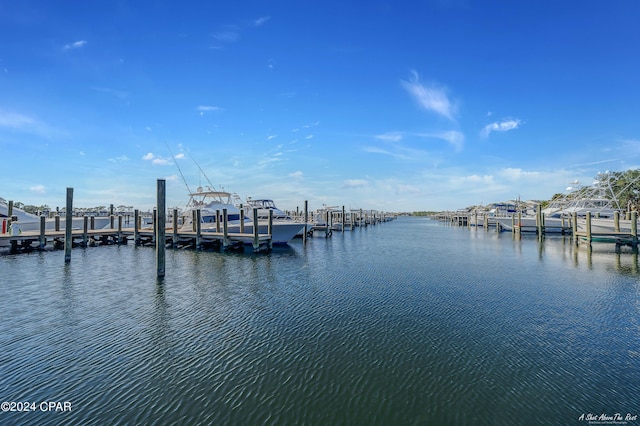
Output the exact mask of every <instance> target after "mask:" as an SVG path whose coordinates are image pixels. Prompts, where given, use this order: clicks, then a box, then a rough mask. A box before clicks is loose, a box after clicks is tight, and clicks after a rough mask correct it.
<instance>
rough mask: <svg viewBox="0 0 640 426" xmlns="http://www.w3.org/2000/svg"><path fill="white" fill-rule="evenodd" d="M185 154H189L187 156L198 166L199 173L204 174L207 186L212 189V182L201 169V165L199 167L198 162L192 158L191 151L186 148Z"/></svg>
mask: <svg viewBox="0 0 640 426" xmlns="http://www.w3.org/2000/svg"><path fill="white" fill-rule="evenodd" d="M186 151H187V154H189V157H191V160H192V161H193V162H194V163H196V166H198V170H200V173H201V174H202V176H204V178H205V179H206V180H207V182H209V188H211V190H213V189H214V188H213V184H212V183H211V181H210V180H209V177H208V176H207V174H206V173H205V172H204V170H202V167H200V164H198V162H197V161H196V159H195V158H193V155H191V152H190V151H189V150H188V149H187V150H186Z"/></svg>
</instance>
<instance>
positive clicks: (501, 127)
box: [480, 119, 521, 138]
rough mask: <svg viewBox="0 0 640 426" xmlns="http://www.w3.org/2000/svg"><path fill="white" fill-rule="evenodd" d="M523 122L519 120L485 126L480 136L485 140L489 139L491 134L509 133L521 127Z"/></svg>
mask: <svg viewBox="0 0 640 426" xmlns="http://www.w3.org/2000/svg"><path fill="white" fill-rule="evenodd" d="M520 124H521V121H520V120H519V119H515V120H505V121H501V122H497V121H496V122H493V123H491V124H487V125H486V126H484V128H483V129H482V131H481V132H480V134H481V135H482V137H484V138H488V137H489V135H490V134H491V132H508V131H509V130H514V129H517V128H518V127H520Z"/></svg>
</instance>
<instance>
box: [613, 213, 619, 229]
mask: <svg viewBox="0 0 640 426" xmlns="http://www.w3.org/2000/svg"><path fill="white" fill-rule="evenodd" d="M613 230H614V231H615V232H620V212H619V211H617V210H616V211H615V212H613Z"/></svg>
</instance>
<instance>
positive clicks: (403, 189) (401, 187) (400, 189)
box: [396, 184, 420, 194]
mask: <svg viewBox="0 0 640 426" xmlns="http://www.w3.org/2000/svg"><path fill="white" fill-rule="evenodd" d="M396 193H398V194H418V193H420V189H419V188H417V187H415V186H413V185H406V184H398V185H397V186H396Z"/></svg>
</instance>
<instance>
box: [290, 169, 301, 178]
mask: <svg viewBox="0 0 640 426" xmlns="http://www.w3.org/2000/svg"><path fill="white" fill-rule="evenodd" d="M289 177H292V178H294V179H302V178H303V177H304V173H302V172H301V171H300V170H298V171H295V172H293V173H289Z"/></svg>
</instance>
